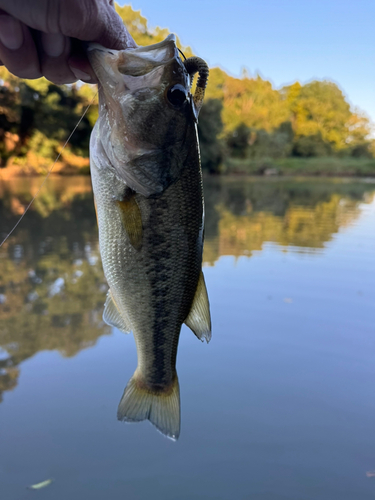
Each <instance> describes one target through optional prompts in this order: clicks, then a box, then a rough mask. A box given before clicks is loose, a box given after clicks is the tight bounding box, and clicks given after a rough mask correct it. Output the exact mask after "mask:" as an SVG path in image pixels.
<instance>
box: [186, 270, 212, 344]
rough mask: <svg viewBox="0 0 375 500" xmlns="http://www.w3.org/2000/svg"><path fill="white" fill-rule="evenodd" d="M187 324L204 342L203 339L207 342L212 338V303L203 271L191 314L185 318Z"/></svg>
mask: <svg viewBox="0 0 375 500" xmlns="http://www.w3.org/2000/svg"><path fill="white" fill-rule="evenodd" d="M185 324H186V325H187V326H188V327H189V328H190V329H191V330H192V331H193V333H195V335H196V336H197V337H198V338H199V340H201V341H202V342H203V339H206V342H207V343H208V342H209V341H210V340H211V315H210V304H209V301H208V295H207V289H206V284H205V282H204V276H203V272H202V271H201V274H200V276H199V281H198V286H197V290H196V292H195V296H194V300H193V305H192V306H191V309H190V312H189V315H188V317H187V318H186V320H185Z"/></svg>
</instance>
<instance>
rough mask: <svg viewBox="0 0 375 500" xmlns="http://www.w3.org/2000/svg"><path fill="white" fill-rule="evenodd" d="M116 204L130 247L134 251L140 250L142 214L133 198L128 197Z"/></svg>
mask: <svg viewBox="0 0 375 500" xmlns="http://www.w3.org/2000/svg"><path fill="white" fill-rule="evenodd" d="M116 203H117V206H118V207H119V209H120V214H121V218H122V223H123V226H124V229H125V231H126V233H127V235H128V237H129V240H130V243H131V245H132V246H133V248H135V250H140V248H141V247H142V233H143V229H142V214H141V210H140V208H139V206H138V203H137V202H136V199H135V196H134V195H130V196H129V197H128V198H126V199H124V200H121V201H117V202H116Z"/></svg>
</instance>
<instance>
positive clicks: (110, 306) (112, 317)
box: [103, 290, 131, 333]
mask: <svg viewBox="0 0 375 500" xmlns="http://www.w3.org/2000/svg"><path fill="white" fill-rule="evenodd" d="M103 321H105V322H106V323H107V325H109V326H114V327H115V328H118V329H119V330H121V331H122V332H124V333H129V332H130V331H131V326H130V325H129V324H128V322H127V321H126V320H125V319H124V318H123V317H122V316H121V314H120V313H119V310H118V309H117V306H116V304H115V302H114V300H113V297H112V292H111V290H108V293H107V299H106V301H105V304H104V312H103Z"/></svg>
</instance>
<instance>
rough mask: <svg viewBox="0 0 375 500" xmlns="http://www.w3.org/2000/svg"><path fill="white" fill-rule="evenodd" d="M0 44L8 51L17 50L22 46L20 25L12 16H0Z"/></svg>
mask: <svg viewBox="0 0 375 500" xmlns="http://www.w3.org/2000/svg"><path fill="white" fill-rule="evenodd" d="M0 42H1V43H2V44H3V45H4V46H5V47H6V48H7V49H10V50H17V49H19V48H21V46H22V44H23V32H22V26H21V23H20V22H19V21H18V20H17V19H15V18H14V17H12V16H8V15H6V14H1V15H0Z"/></svg>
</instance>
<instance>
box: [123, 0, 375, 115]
mask: <svg viewBox="0 0 375 500" xmlns="http://www.w3.org/2000/svg"><path fill="white" fill-rule="evenodd" d="M118 3H119V4H120V5H124V4H129V2H124V1H118ZM131 5H132V7H133V9H135V10H141V12H142V15H144V16H145V17H146V18H147V19H148V21H149V25H150V26H151V27H155V26H160V27H163V28H168V29H169V30H170V31H171V32H173V33H176V34H177V35H178V36H179V37H180V39H181V43H182V44H184V45H190V46H191V47H192V48H193V49H194V52H195V53H196V54H197V55H200V56H201V57H203V58H204V59H205V60H206V61H207V62H208V63H209V65H210V66H211V67H213V66H220V67H222V68H223V69H225V70H226V71H227V72H228V73H230V74H231V75H233V76H240V75H241V70H242V68H244V67H246V69H247V70H248V72H249V73H250V75H254V74H256V73H259V74H260V75H261V76H262V77H264V78H266V79H267V80H270V81H271V82H272V83H273V85H274V86H275V87H276V88H279V87H281V86H283V85H285V84H289V83H292V82H295V81H296V80H298V81H300V82H301V83H305V82H308V81H310V80H312V79H328V80H331V81H334V82H336V83H337V84H338V85H339V86H340V88H341V89H342V90H343V92H344V93H345V95H346V96H347V98H348V101H349V102H350V104H351V105H353V106H358V107H359V108H360V109H362V110H363V111H365V112H366V113H367V114H368V115H369V116H370V118H371V119H372V121H373V122H375V38H374V33H375V29H374V22H375V0H355V1H354V0H351V1H348V0H341V1H338V0H325V1H323V0H310V1H309V2H306V1H304V0H284V1H280V0H278V1H276V0H262V1H259V0H258V1H257V2H254V1H251V0H247V1H245V0H232V1H226V2H223V1H218V0H216V1H214V0H200V1H198V0H190V1H189V2H181V1H180V2H177V1H176V0H174V1H172V0H159V1H155V0H134V1H133V2H132V3H131Z"/></svg>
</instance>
